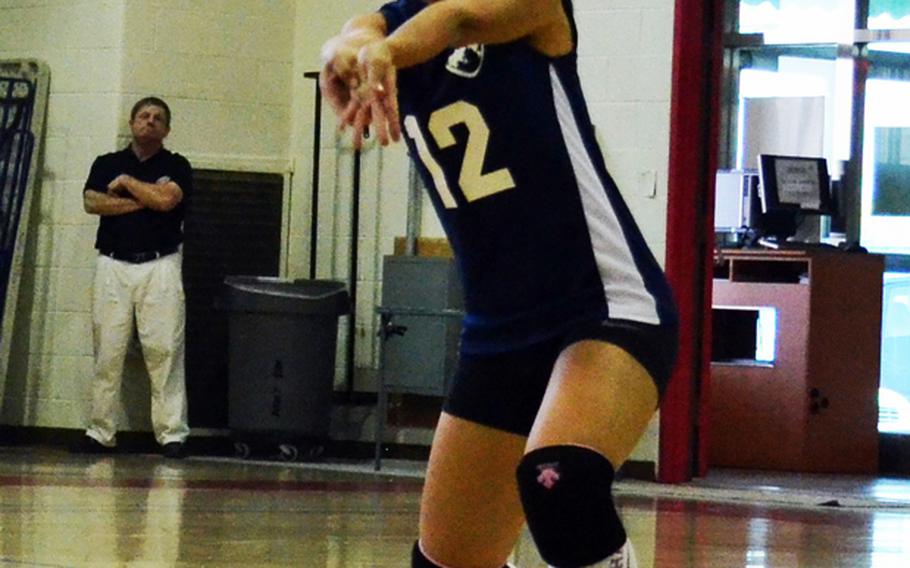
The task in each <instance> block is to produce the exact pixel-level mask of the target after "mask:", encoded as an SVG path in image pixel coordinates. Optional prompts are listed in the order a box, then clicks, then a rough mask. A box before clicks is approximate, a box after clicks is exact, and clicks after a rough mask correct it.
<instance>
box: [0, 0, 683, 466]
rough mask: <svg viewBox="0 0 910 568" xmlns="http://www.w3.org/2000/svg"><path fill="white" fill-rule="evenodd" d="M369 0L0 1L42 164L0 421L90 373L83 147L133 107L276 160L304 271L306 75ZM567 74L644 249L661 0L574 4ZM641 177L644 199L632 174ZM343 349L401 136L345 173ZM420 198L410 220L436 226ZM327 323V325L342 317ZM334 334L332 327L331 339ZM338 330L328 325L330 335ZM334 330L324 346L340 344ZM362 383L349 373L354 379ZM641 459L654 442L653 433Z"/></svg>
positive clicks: (338, 247)
mask: <svg viewBox="0 0 910 568" xmlns="http://www.w3.org/2000/svg"><path fill="white" fill-rule="evenodd" d="M380 4H381V1H380V0H371V1H368V2H364V1H363V0H337V1H329V0H209V1H207V2H198V1H195V0H144V1H127V0H107V1H97V0H76V1H73V0H44V1H41V0H31V1H25V0H23V1H18V2H17V1H11V0H7V1H0V57H40V58H42V59H44V60H46V61H47V62H48V63H49V64H50V66H51V69H52V74H53V79H52V93H51V100H50V111H49V115H48V136H47V141H46V149H47V150H46V166H45V175H44V183H43V187H42V191H41V201H40V209H39V210H40V215H39V216H38V219H37V221H38V223H37V226H36V227H35V230H34V231H33V233H34V234H33V237H34V238H33V239H32V241H33V242H32V245H31V247H30V248H31V249H32V250H31V255H32V256H31V264H30V265H29V266H27V269H26V274H25V275H24V276H25V278H24V281H23V286H22V288H23V294H25V295H27V296H28V298H26V301H23V302H21V304H23V305H25V306H28V307H29V309H30V314H29V315H30V323H29V325H28V326H27V327H26V328H24V329H22V330H20V331H19V333H18V335H17V337H16V341H17V343H16V344H17V345H18V346H19V347H20V348H22V349H25V352H26V353H25V354H23V355H21V356H18V357H16V358H15V360H14V361H13V362H12V363H15V365H14V366H13V368H11V371H10V376H9V377H8V378H7V382H6V400H5V402H4V406H3V416H2V421H3V422H4V423H7V424H24V425H41V426H57V427H78V426H81V425H82V416H83V412H84V409H83V407H84V405H85V398H84V395H83V393H82V392H81V391H79V390H78V389H77V388H76V387H74V386H73V385H78V384H79V381H80V380H83V379H85V378H86V377H87V376H88V375H89V374H90V370H91V356H90V353H91V344H90V340H89V335H90V334H88V333H87V330H88V329H89V327H88V324H89V319H88V317H89V316H88V312H89V303H90V299H89V296H88V289H89V287H90V280H91V267H92V249H91V244H92V238H93V234H94V230H95V226H96V225H95V223H96V222H97V221H96V220H95V219H93V218H92V217H90V216H88V215H85V214H84V213H83V212H82V205H81V193H80V189H81V186H82V183H83V182H84V178H85V175H86V173H87V169H88V166H89V164H90V163H91V160H92V158H93V157H94V156H95V155H97V154H99V153H102V152H106V151H110V150H111V149H112V148H113V147H114V146H115V145H120V144H123V143H125V141H126V135H127V133H128V131H127V128H126V119H127V118H128V112H129V108H130V106H131V105H132V102H133V101H134V100H135V99H137V98H139V97H140V96H145V95H148V94H156V95H159V96H162V97H163V98H164V99H165V100H167V101H168V102H169V104H171V107H172V109H173V111H174V115H175V122H174V125H173V126H174V127H173V132H172V134H171V137H170V138H169V140H168V145H169V146H170V147H171V148H173V149H175V150H177V151H179V152H181V153H183V154H185V155H187V156H188V157H190V159H191V160H192V161H193V162H194V164H195V165H196V166H198V167H215V168H224V169H252V170H260V171H277V172H283V171H286V170H292V171H293V185H292V191H291V199H290V220H291V221H290V226H289V228H288V230H289V232H290V238H289V241H288V250H287V251H285V254H286V255H287V260H288V267H289V268H288V275H289V276H293V277H305V276H307V275H308V266H309V264H308V262H309V229H310V225H309V218H310V215H309V202H310V189H311V188H310V186H311V183H310V180H311V165H312V150H313V140H312V132H313V93H314V84H313V81H311V80H307V79H304V78H303V73H304V72H305V71H312V70H316V69H318V54H319V48H320V46H321V45H322V43H323V42H324V41H325V40H326V39H327V38H328V37H330V35H332V34H334V33H335V32H336V31H337V30H338V29H340V27H341V25H342V24H343V23H344V22H345V21H346V20H347V18H348V17H350V15H352V14H354V13H357V12H360V11H364V10H367V9H372V8H375V7H378V6H379V5H380ZM575 6H576V19H577V21H578V25H579V30H580V35H581V37H580V46H579V47H580V51H579V53H580V61H579V63H580V69H581V75H582V82H583V84H584V88H585V92H586V95H587V96H588V99H589V102H590V107H591V113H592V117H593V120H594V122H595V124H596V126H597V131H598V136H599V138H600V141H601V143H602V145H603V150H604V154H605V157H606V160H607V165H608V167H609V168H610V170H611V173H612V174H613V175H614V177H615V178H616V180H617V182H618V183H619V185H620V189H621V190H622V191H623V193H624V195H625V197H626V199H627V201H628V202H629V205H630V207H631V208H632V210H633V213H635V215H636V218H637V219H638V221H639V223H640V225H641V227H642V229H643V231H644V233H645V236H646V238H647V239H648V242H649V243H650V244H651V246H652V248H653V250H654V252H655V254H656V256H657V257H658V258H662V256H663V250H664V246H665V234H664V233H665V226H666V224H665V217H666V188H667V179H666V178H667V176H666V172H667V159H668V143H669V126H668V125H669V108H670V59H671V48H672V43H671V37H672V20H673V2H672V0H576V2H575ZM334 124H335V122H334V118H333V117H332V116H330V113H329V112H328V109H327V108H326V109H325V110H324V114H323V128H322V152H321V154H322V155H321V162H320V164H321V172H322V173H321V180H320V186H321V195H320V208H319V209H320V211H319V213H320V215H319V223H320V225H319V232H320V239H319V250H318V260H319V263H318V265H319V267H318V276H320V277H333V278H339V279H342V280H346V279H347V275H348V266H347V265H348V252H347V251H348V247H349V246H350V230H349V224H350V221H349V219H350V184H351V182H350V179H351V177H350V167H351V152H350V151H349V150H346V149H344V145H343V144H342V145H339V144H338V138H337V135H336V133H335V128H334ZM651 175H653V176H654V179H656V187H657V194H656V196H655V197H653V198H652V197H646V196H645V195H644V189H645V188H644V187H642V185H643V184H642V180H647V179H649V176H651ZM361 181H362V187H361V192H362V193H361V225H360V230H359V234H360V238H361V241H360V243H359V245H360V258H359V265H358V266H359V271H360V282H359V283H358V286H359V290H360V291H359V293H358V322H357V325H358V329H359V332H358V337H359V338H361V339H360V340H359V341H360V342H359V343H358V349H357V356H356V361H357V364H358V365H359V366H366V365H369V364H370V363H371V362H372V361H373V360H374V358H375V348H374V345H373V338H374V337H375V333H374V330H373V325H374V322H373V319H374V318H373V316H372V314H373V309H374V306H375V304H376V301H377V300H378V298H379V295H380V284H381V274H380V273H379V267H380V266H381V258H382V256H383V255H384V254H388V253H390V252H391V250H392V242H393V239H394V237H395V236H400V235H404V231H405V211H406V195H407V193H406V192H407V165H406V157H405V154H404V150H403V148H402V147H401V146H399V147H396V148H392V149H385V150H379V149H375V148H374V149H369V150H367V151H366V152H365V154H364V161H363V175H362V178H361ZM430 209H431V208H430V207H429V204H428V203H426V204H425V207H424V210H425V217H426V218H427V221H426V222H425V223H424V230H423V233H424V234H425V235H428V236H437V235H440V234H441V230H440V228H439V226H438V223H437V222H436V221H435V220H433V219H432V213H431V211H430ZM341 329H342V331H343V326H341ZM343 335H344V334H343V333H342V336H343ZM342 339H343V337H342ZM343 350H344V344H343V341H342V342H341V344H340V346H339V353H343V352H344V351H343ZM369 386H370V385H358V388H367V387H369ZM652 446H653V447H651V448H650V449H648V450H647V451H646V454H648V455H650V454H652V453H653V454H656V449H655V448H656V442H655V443H653V444H652Z"/></svg>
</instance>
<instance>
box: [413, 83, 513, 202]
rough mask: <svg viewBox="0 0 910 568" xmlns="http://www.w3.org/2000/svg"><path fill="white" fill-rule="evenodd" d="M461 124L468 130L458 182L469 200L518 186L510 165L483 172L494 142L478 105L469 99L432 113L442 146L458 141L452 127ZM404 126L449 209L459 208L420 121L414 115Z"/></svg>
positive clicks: (429, 126) (433, 127) (435, 135)
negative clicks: (489, 146)
mask: <svg viewBox="0 0 910 568" xmlns="http://www.w3.org/2000/svg"><path fill="white" fill-rule="evenodd" d="M460 124H463V125H465V127H466V128H467V130H468V138H467V141H466V143H465V150H464V158H463V160H462V163H461V172H460V173H459V174H458V184H459V185H460V186H461V191H462V192H463V193H464V197H465V199H466V200H467V201H468V202H471V201H476V200H478V199H483V198H484V197H489V196H491V195H493V194H496V193H499V192H501V191H506V190H508V189H512V188H513V187H515V180H513V179H512V173H511V172H510V171H509V169H508V168H500V169H498V170H496V171H493V172H487V173H484V171H483V166H484V160H485V159H486V156H487V146H488V144H489V142H490V128H489V126H487V121H486V120H485V119H484V118H483V115H482V114H480V109H478V108H477V107H476V106H474V105H472V104H471V103H469V102H466V101H458V102H456V103H452V104H450V105H447V106H444V107H442V108H441V109H439V110H436V111H434V112H433V114H431V115H430V120H429V122H428V123H427V129H428V130H429V131H430V135H431V136H432V137H433V140H434V141H435V142H436V145H437V146H438V147H439V149H440V150H445V149H446V148H449V147H451V146H454V145H455V144H456V142H457V141H456V140H455V136H454V135H453V134H452V129H453V128H454V127H455V126H458V125H460ZM404 129H405V132H406V133H407V135H408V136H410V137H411V139H412V140H413V141H414V146H415V147H416V149H417V155H418V157H419V158H420V161H421V162H423V165H424V167H426V168H427V170H428V171H429V172H430V175H431V176H432V177H433V184H434V185H435V186H436V190H437V191H438V192H439V197H440V199H442V203H443V205H445V206H446V208H448V209H452V208H454V207H457V203H456V201H455V196H454V195H453V194H452V190H451V189H450V188H449V184H448V182H447V181H446V176H445V174H444V173H443V170H442V166H440V165H439V162H438V161H436V158H434V157H433V154H432V153H431V152H430V148H429V146H427V141H426V139H425V138H424V135H423V131H422V130H421V129H420V125H419V124H418V123H417V118H416V117H415V116H413V115H408V116H406V117H405V119H404Z"/></svg>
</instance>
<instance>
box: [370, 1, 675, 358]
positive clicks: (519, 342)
mask: <svg viewBox="0 0 910 568" xmlns="http://www.w3.org/2000/svg"><path fill="white" fill-rule="evenodd" d="M564 5H565V7H566V11H567V13H568V15H569V16H570V19H571V16H572V14H571V10H572V7H571V4H570V2H569V1H568V0H566V1H565V2H564ZM425 7H426V5H425V4H424V2H423V1H422V0H398V1H396V2H392V3H389V4H387V5H385V6H383V7H382V8H381V9H380V13H382V14H383V15H384V16H385V19H386V23H387V28H388V33H389V34H391V33H393V32H394V31H395V30H396V29H397V28H398V27H399V26H401V25H402V24H403V23H404V22H406V21H407V20H408V19H410V18H411V17H413V16H414V15H416V14H417V13H418V12H419V11H420V10H422V9H424V8H425ZM572 29H573V38H574V37H575V36H576V32H575V26H574V23H573V24H572ZM573 43H574V42H573ZM398 88H399V106H400V111H401V117H402V125H403V130H404V133H405V138H406V140H407V143H408V146H409V149H410V152H411V155H412V156H413V157H415V158H416V161H417V163H418V169H419V171H420V173H421V175H422V177H423V180H424V182H425V184H426V186H427V187H428V189H429V191H430V195H431V199H432V201H433V204H434V206H435V208H436V211H437V213H438V215H439V217H440V220H441V222H442V225H443V227H444V229H445V231H446V235H447V236H448V239H449V241H450V243H451V245H452V248H453V250H454V251H455V256H456V259H457V263H458V267H459V269H460V272H461V276H462V279H463V283H464V290H465V309H466V316H465V319H464V328H463V334H462V347H461V348H462V350H463V351H465V352H473V353H482V352H496V351H502V350H507V349H513V348H516V347H521V346H525V345H530V344H533V343H536V342H538V341H541V340H543V339H547V338H549V337H552V336H553V335H555V334H558V333H561V332H563V331H565V330H566V329H568V328H569V327H571V326H574V325H576V324H578V323H580V322H583V321H591V320H602V319H606V318H614V319H621V320H632V321H636V322H642V323H648V324H673V323H675V322H676V313H675V308H674V305H673V301H672V298H671V294H670V289H669V286H668V284H667V281H666V279H665V277H664V275H663V272H662V271H661V269H660V267H659V265H658V264H657V262H656V261H655V259H654V257H653V255H652V254H651V252H650V250H649V249H648V247H647V245H646V244H645V241H644V239H643V238H642V235H641V233H640V231H639V230H638V228H637V227H636V225H635V222H634V220H633V219H632V216H631V214H630V213H629V210H628V208H627V207H626V205H625V203H624V202H623V200H622V198H621V196H620V194H619V191H618V190H617V188H616V185H615V184H614V182H613V180H612V179H611V177H610V175H609V174H608V173H607V169H606V166H605V165H604V162H603V156H602V155H601V153H600V150H599V148H598V146H597V142H596V140H595V138H594V129H593V126H592V124H591V119H590V117H589V115H588V111H587V108H586V103H585V100H584V97H583V95H582V91H581V84H580V82H579V79H578V73H577V66H576V53H575V50H574V48H573V50H572V52H571V53H570V54H568V55H566V56H563V57H558V58H551V57H547V56H545V55H543V54H541V53H539V52H538V51H536V50H535V49H533V48H532V47H530V46H529V45H528V44H527V43H526V42H524V41H516V42H513V43H508V44H497V45H473V46H468V47H463V48H458V49H450V50H447V51H445V52H444V53H442V54H440V55H439V56H437V57H436V58H434V59H432V60H431V61H427V62H426V63H423V64H421V65H418V66H415V67H411V68H408V69H401V70H399V73H398Z"/></svg>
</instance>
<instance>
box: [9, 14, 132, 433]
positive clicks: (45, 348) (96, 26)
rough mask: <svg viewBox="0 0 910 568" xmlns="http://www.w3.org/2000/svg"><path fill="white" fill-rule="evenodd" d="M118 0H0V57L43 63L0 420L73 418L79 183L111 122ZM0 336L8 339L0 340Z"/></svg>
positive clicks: (81, 344) (77, 410)
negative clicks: (36, 176) (32, 184)
mask: <svg viewBox="0 0 910 568" xmlns="http://www.w3.org/2000/svg"><path fill="white" fill-rule="evenodd" d="M123 4H124V2H123V0H112V1H104V2H99V1H63V0H56V1H50V0H46V1H43V2H42V1H30V2H6V3H3V4H0V58H19V59H24V58H38V59H41V60H43V61H45V62H46V63H47V64H48V65H49V66H50V68H51V92H50V97H49V104H48V114H47V124H46V139H45V154H44V171H43V175H42V177H43V180H42V184H41V187H40V189H39V191H38V194H37V195H36V196H35V199H36V201H35V202H33V210H32V212H33V215H32V218H31V223H30V234H29V242H28V247H27V249H26V258H25V266H24V268H23V275H22V282H21V285H20V299H19V313H18V317H17V324H16V325H17V327H16V329H15V330H14V333H13V337H12V338H9V340H10V341H11V344H10V345H11V349H12V355H11V359H10V368H9V372H8V374H7V377H5V378H4V380H5V383H4V389H3V391H4V399H3V413H2V421H3V423H5V424H22V425H33V426H54V427H60V426H66V427H71V426H79V425H81V424H82V422H83V418H82V417H83V411H84V408H85V404H84V401H85V399H86V394H87V391H85V390H84V387H85V386H87V384H88V383H87V380H88V378H89V377H90V376H91V319H90V316H89V304H90V299H89V295H88V294H89V290H90V287H91V269H90V266H91V265H90V262H91V258H92V255H91V245H92V242H93V239H94V222H95V221H94V220H93V219H92V218H90V217H89V216H88V215H86V214H85V213H84V212H83V211H82V201H81V200H82V194H81V189H82V184H83V183H84V181H85V176H86V174H87V172H88V166H89V164H90V163H91V160H92V158H93V157H94V156H95V154H97V153H99V152H101V151H107V149H108V148H109V147H110V145H111V144H112V142H113V140H114V139H115V133H116V129H117V111H116V108H117V102H118V96H117V91H118V90H119V85H120V70H121V61H122V57H123V52H122V45H121V41H120V38H121V30H122V27H123ZM4 339H5V340H6V339H7V338H4Z"/></svg>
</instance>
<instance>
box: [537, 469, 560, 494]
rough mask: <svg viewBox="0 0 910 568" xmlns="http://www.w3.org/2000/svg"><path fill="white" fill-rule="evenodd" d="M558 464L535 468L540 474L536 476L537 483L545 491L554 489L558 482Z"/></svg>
mask: <svg viewBox="0 0 910 568" xmlns="http://www.w3.org/2000/svg"><path fill="white" fill-rule="evenodd" d="M558 467H559V464H556V463H548V464H543V465H539V466H537V470H538V471H539V472H540V475H538V476H537V483H539V484H541V485H543V486H544V487H546V488H547V489H553V488H554V487H556V484H557V483H558V482H559V469H558Z"/></svg>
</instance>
